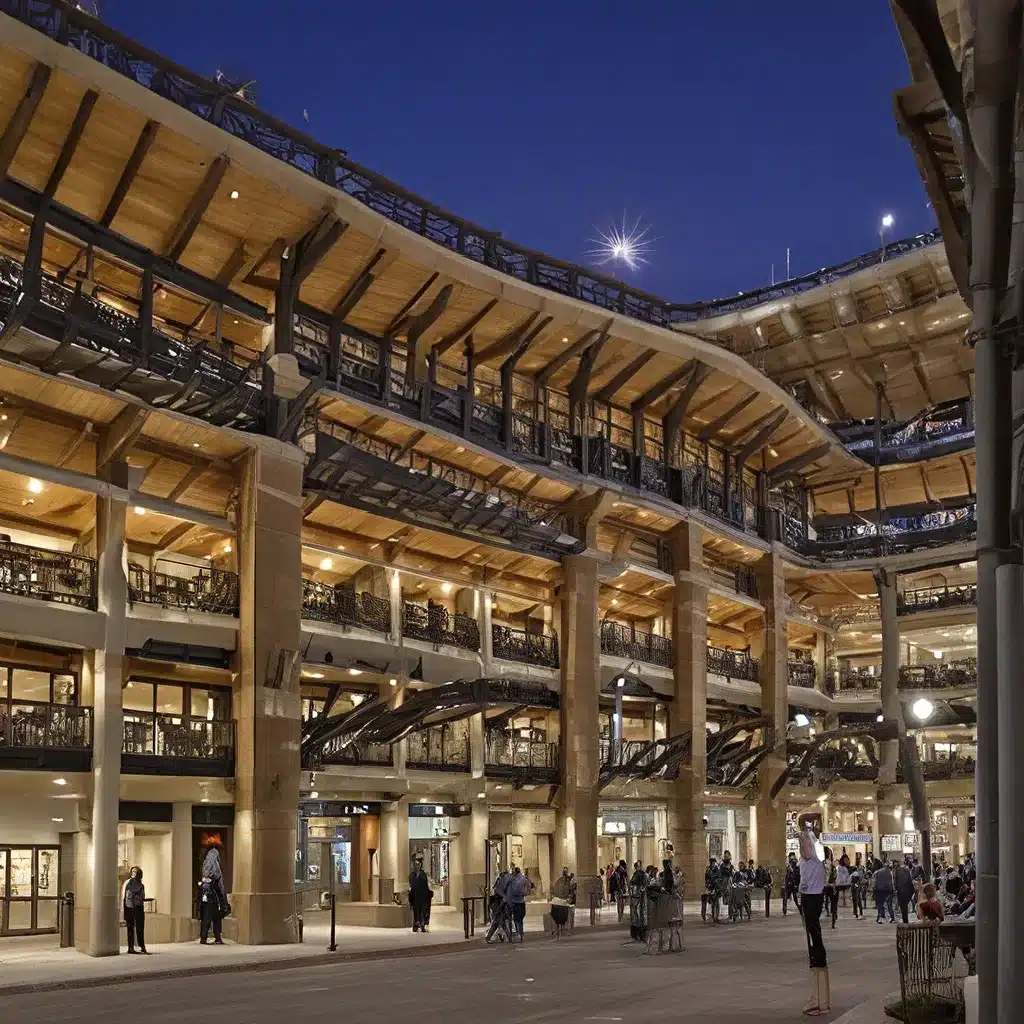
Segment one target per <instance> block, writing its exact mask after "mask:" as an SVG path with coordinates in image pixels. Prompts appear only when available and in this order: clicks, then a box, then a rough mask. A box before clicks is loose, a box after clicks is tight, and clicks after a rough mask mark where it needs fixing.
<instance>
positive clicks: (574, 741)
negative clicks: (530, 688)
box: [557, 555, 601, 908]
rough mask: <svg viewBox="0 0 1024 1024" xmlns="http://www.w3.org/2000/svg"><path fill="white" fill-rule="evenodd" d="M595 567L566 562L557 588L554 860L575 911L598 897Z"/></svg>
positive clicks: (590, 562)
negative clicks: (570, 880)
mask: <svg viewBox="0 0 1024 1024" xmlns="http://www.w3.org/2000/svg"><path fill="white" fill-rule="evenodd" d="M599 591H600V582H599V580H598V563H597V562H596V561H595V560H594V559H593V558H588V557H587V556H586V555H570V556H569V557H568V558H566V559H565V577H564V584H563V587H562V629H561V636H562V638H563V644H562V650H561V664H562V699H561V737H562V739H561V753H562V780H563V783H562V791H561V806H560V807H559V810H558V819H557V829H558V843H559V849H558V860H559V861H560V862H561V863H562V864H564V865H568V868H569V870H570V871H574V872H575V873H576V880H577V883H578V893H579V896H578V898H579V906H580V907H583V908H586V907H588V906H589V905H590V893H592V892H598V891H599V888H600V879H599V877H598V875H597V809H598V800H599V791H598V773H599V771H600V749H599V745H598V695H599V692H600V688H601V683H600V680H601V672H600V669H601V664H600V651H601V648H600V636H599V633H598V596H599Z"/></svg>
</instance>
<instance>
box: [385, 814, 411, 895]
mask: <svg viewBox="0 0 1024 1024" xmlns="http://www.w3.org/2000/svg"><path fill="white" fill-rule="evenodd" d="M408 881H409V804H408V801H407V800H405V799H402V800H396V801H395V802H394V803H391V804H386V805H385V806H384V807H383V809H382V811H381V818H380V883H379V895H378V898H379V900H380V902H381V903H390V902H391V897H392V895H393V894H394V893H395V892H401V891H403V887H404V886H406V885H407V884H408Z"/></svg>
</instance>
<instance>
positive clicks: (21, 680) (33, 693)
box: [11, 668, 50, 704]
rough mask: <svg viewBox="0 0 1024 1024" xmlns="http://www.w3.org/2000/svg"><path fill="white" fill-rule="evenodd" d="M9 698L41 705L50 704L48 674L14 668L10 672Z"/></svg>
mask: <svg viewBox="0 0 1024 1024" xmlns="http://www.w3.org/2000/svg"><path fill="white" fill-rule="evenodd" d="M11 696H12V697H13V698H14V699H15V700H33V701H39V702H40V703H42V704H48V703H49V702H50V673H49V672H38V671H36V670H35V669H30V668H16V669H13V670H12V671H11Z"/></svg>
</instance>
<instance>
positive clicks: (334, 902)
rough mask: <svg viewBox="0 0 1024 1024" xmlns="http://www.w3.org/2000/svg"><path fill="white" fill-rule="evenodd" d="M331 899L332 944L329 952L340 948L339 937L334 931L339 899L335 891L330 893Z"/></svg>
mask: <svg viewBox="0 0 1024 1024" xmlns="http://www.w3.org/2000/svg"><path fill="white" fill-rule="evenodd" d="M330 900H331V944H330V945H329V946H328V947H327V949H328V951H329V952H331V953H335V952H337V950H338V943H337V939H336V936H335V933H334V926H335V922H336V913H335V911H336V909H337V900H338V898H337V896H335V894H334V893H333V892H332V893H331V894H330Z"/></svg>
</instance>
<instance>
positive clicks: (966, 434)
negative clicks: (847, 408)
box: [834, 401, 974, 464]
mask: <svg viewBox="0 0 1024 1024" xmlns="http://www.w3.org/2000/svg"><path fill="white" fill-rule="evenodd" d="M834 429H835V432H836V434H837V436H838V437H839V439H840V440H841V441H842V442H843V443H844V445H845V446H846V450H847V451H850V452H856V453H858V454H860V455H861V456H863V457H864V458H866V459H868V460H869V461H870V459H871V458H872V453H873V452H874V446H875V439H874V423H873V422H868V423H863V424H862V423H858V424H855V425H849V426H842V425H840V426H837V427H835V428H834ZM973 446H974V423H973V420H972V419H971V415H970V410H969V408H968V403H967V402H966V401H959V402H953V403H949V404H947V405H944V406H938V407H936V408H932V409H927V410H925V411H924V412H923V413H921V415H919V416H915V417H914V418H913V419H912V420H906V421H904V422H903V423H893V424H883V425H882V445H881V448H880V449H879V451H880V455H881V459H880V461H881V462H882V463H883V464H888V463H892V462H910V461H918V460H920V459H925V458H936V457H938V456H940V455H945V454H949V453H950V452H954V451H957V450H962V449H966V448H971V447H973Z"/></svg>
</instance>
